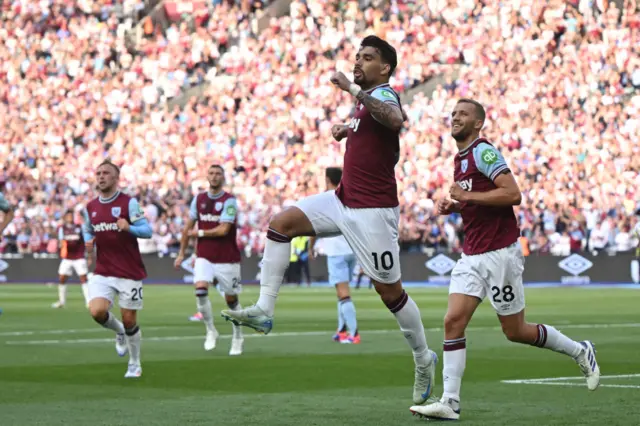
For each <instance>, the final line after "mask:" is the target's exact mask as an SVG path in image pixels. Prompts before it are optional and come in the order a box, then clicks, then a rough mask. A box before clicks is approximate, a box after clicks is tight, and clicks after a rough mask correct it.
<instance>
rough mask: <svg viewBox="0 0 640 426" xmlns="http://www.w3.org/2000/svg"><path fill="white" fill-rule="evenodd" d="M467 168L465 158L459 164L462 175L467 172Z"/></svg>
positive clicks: (467, 161) (467, 164)
mask: <svg viewBox="0 0 640 426" xmlns="http://www.w3.org/2000/svg"><path fill="white" fill-rule="evenodd" d="M468 167H469V160H467V159H466V158H465V159H464V160H462V162H461V163H460V168H461V169H462V173H466V172H467V168H468Z"/></svg>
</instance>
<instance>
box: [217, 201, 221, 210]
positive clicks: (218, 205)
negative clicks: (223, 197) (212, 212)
mask: <svg viewBox="0 0 640 426" xmlns="http://www.w3.org/2000/svg"><path fill="white" fill-rule="evenodd" d="M220 210H222V203H221V202H220V201H218V202H217V203H216V211H217V212H219V211H220Z"/></svg>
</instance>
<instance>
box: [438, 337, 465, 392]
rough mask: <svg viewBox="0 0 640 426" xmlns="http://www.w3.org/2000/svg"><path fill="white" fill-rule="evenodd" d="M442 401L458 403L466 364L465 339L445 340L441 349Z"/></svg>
mask: <svg viewBox="0 0 640 426" xmlns="http://www.w3.org/2000/svg"><path fill="white" fill-rule="evenodd" d="M442 363H443V367H442V384H443V386H444V392H443V394H442V399H443V400H445V399H447V398H452V399H455V400H456V401H460V385H461V383H462V375H463V374H464V368H465V365H466V363H467V339H466V338H464V337H461V338H459V339H453V340H445V341H444V344H443V347H442Z"/></svg>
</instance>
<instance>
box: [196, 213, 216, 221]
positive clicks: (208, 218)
mask: <svg viewBox="0 0 640 426" xmlns="http://www.w3.org/2000/svg"><path fill="white" fill-rule="evenodd" d="M198 220H200V221H202V222H220V216H219V215H215V214H211V213H207V214H204V213H200V217H199V218H198Z"/></svg>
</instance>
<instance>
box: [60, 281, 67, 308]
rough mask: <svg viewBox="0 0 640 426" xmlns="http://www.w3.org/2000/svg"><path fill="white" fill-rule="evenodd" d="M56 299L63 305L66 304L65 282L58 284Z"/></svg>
mask: <svg viewBox="0 0 640 426" xmlns="http://www.w3.org/2000/svg"><path fill="white" fill-rule="evenodd" d="M58 301H59V302H60V303H61V304H63V305H66V304H67V285H66V284H58Z"/></svg>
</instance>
